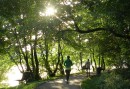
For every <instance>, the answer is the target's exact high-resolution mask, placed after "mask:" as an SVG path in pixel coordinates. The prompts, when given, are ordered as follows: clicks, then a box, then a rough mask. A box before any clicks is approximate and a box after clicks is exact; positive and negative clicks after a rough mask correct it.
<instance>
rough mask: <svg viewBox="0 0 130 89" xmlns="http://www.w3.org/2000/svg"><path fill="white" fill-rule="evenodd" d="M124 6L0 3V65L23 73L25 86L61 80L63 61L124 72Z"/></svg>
mask: <svg viewBox="0 0 130 89" xmlns="http://www.w3.org/2000/svg"><path fill="white" fill-rule="evenodd" d="M129 6H130V1H129V0H125V1H124V0H17V1H15V0H0V55H1V56H0V58H1V61H0V63H2V62H3V60H6V61H8V62H7V63H8V64H9V65H10V64H11V63H14V65H17V67H18V68H19V70H20V72H21V73H24V72H26V71H29V72H30V73H31V80H40V79H41V73H42V72H47V74H48V76H49V77H52V76H55V75H57V74H58V73H59V74H64V71H63V68H64V66H63V62H64V60H65V59H66V56H67V55H70V56H71V58H72V60H73V61H74V63H75V65H77V66H79V68H82V65H83V62H84V61H86V59H87V58H89V59H90V60H91V62H92V63H94V64H93V66H94V67H93V69H95V68H97V67H112V66H115V67H117V68H123V67H124V66H123V65H124V64H125V66H126V67H127V68H129V67H130V62H129V61H130V55H129V53H130V45H129V44H130V27H129V25H130V8H129ZM7 59H10V60H7ZM10 62H11V63H10ZM3 65H4V64H3ZM5 65H6V66H9V65H7V64H6V63H5ZM10 66H12V64H11V65H10ZM24 67H25V68H24ZM41 67H42V68H41ZM7 69H8V68H7ZM0 79H1V78H0Z"/></svg>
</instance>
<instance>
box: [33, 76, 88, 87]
mask: <svg viewBox="0 0 130 89" xmlns="http://www.w3.org/2000/svg"><path fill="white" fill-rule="evenodd" d="M86 78H87V77H86V75H85V74H78V75H71V76H70V81H69V84H67V83H66V81H65V77H64V78H61V79H56V80H53V81H48V82H45V83H42V84H40V85H39V86H38V87H37V88H35V89H81V88H80V84H81V81H82V80H83V79H86Z"/></svg>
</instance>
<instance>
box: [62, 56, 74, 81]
mask: <svg viewBox="0 0 130 89" xmlns="http://www.w3.org/2000/svg"><path fill="white" fill-rule="evenodd" d="M72 65H73V63H72V61H71V60H70V56H67V59H66V60H65V61H64V66H65V73H66V81H67V83H69V77H70V72H71V66H72Z"/></svg>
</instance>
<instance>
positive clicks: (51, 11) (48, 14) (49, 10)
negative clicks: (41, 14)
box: [45, 7, 57, 16]
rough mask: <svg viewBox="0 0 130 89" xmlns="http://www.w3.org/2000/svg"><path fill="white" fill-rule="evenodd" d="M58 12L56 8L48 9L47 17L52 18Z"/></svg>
mask: <svg viewBox="0 0 130 89" xmlns="http://www.w3.org/2000/svg"><path fill="white" fill-rule="evenodd" d="M56 12H57V10H56V9H55V8H54V7H47V8H46V11H45V14H46V16H52V15H54V14H55V13H56Z"/></svg>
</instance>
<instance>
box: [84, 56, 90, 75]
mask: <svg viewBox="0 0 130 89" xmlns="http://www.w3.org/2000/svg"><path fill="white" fill-rule="evenodd" d="M85 66H86V73H87V77H89V76H90V61H89V59H88V60H87V62H86V63H85Z"/></svg>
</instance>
